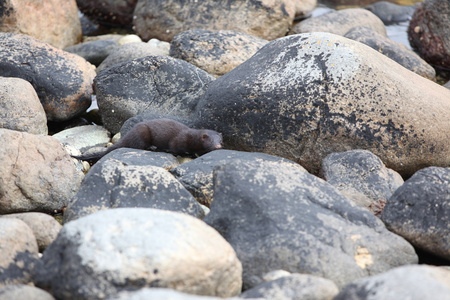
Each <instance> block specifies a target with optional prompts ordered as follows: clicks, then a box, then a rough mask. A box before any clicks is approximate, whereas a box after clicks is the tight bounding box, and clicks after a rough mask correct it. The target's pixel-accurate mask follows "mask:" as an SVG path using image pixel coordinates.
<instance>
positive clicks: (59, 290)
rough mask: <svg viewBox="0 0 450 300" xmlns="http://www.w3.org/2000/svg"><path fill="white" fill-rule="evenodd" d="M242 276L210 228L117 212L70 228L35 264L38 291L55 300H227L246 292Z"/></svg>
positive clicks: (154, 212)
mask: <svg viewBox="0 0 450 300" xmlns="http://www.w3.org/2000/svg"><path fill="white" fill-rule="evenodd" d="M80 237H81V238H80ZM241 274H242V266H241V263H240V262H239V260H238V259H237V257H236V253H235V252H234V250H233V248H232V247H231V246H230V245H229V244H228V243H227V242H226V241H225V240H224V239H223V238H222V237H221V236H220V235H219V234H218V233H217V232H216V231H215V230H213V229H212V228H211V227H209V226H207V225H206V224H205V223H204V222H202V221H200V220H198V219H196V218H193V217H191V216H188V215H185V214H180V213H174V212H169V211H163V210H158V209H150V208H118V209H111V210H106V211H101V212H98V213H95V214H92V215H89V216H86V217H84V218H80V219H78V220H75V221H72V222H70V223H68V224H66V225H64V227H63V229H62V230H61V233H60V234H59V235H58V238H57V239H56V241H55V242H54V243H52V244H51V245H50V247H49V248H47V250H46V251H45V252H44V255H43V257H42V258H41V260H40V261H39V262H38V263H37V265H36V268H35V274H34V283H35V285H36V286H38V287H41V288H44V289H46V290H48V291H50V292H51V293H52V294H53V295H54V297H55V298H57V299H67V298H68V297H67V296H66V295H70V298H72V299H99V298H108V297H110V296H113V295H115V294H117V293H118V292H121V291H125V290H130V289H137V288H141V287H154V288H156V287H159V288H170V289H175V290H178V291H181V292H185V293H190V294H198V295H209V296H217V297H224V298H225V297H231V296H234V295H236V294H238V293H239V292H240V291H241V286H242V281H241Z"/></svg>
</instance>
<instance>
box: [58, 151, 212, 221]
mask: <svg viewBox="0 0 450 300" xmlns="http://www.w3.org/2000/svg"><path fill="white" fill-rule="evenodd" d="M127 150H130V149H126V148H122V149H117V150H115V151H112V152H110V153H109V154H107V155H106V156H104V157H103V158H102V159H101V160H100V161H98V162H97V163H96V164H95V165H94V166H93V167H92V168H91V169H90V171H89V173H88V174H87V175H86V177H85V179H84V181H83V183H82V185H81V188H80V190H79V191H78V193H77V194H76V195H75V197H74V198H73V199H72V200H71V201H70V203H69V205H68V206H67V208H66V211H65V213H64V223H67V222H69V221H72V220H75V219H78V218H80V217H83V216H86V215H88V214H92V213H93V212H96V211H100V210H105V209H109V208H118V207H151V208H158V209H165V210H171V211H178V212H183V213H186V214H190V215H192V216H195V217H197V218H202V217H203V216H204V212H203V210H202V208H201V207H200V204H198V203H197V202H196V201H195V199H194V198H193V197H192V196H191V194H189V192H188V191H187V190H186V189H185V188H184V187H183V185H182V184H181V183H180V182H179V181H177V180H176V179H175V178H174V177H173V176H172V175H171V174H170V173H169V172H168V171H167V170H165V169H164V168H162V167H157V166H154V165H153V164H157V165H158V164H159V165H163V166H167V163H170V165H171V166H173V165H174V164H175V162H174V160H175V158H173V156H171V155H169V154H166V153H161V154H160V153H155V152H151V151H144V150H132V151H133V152H132V153H127V154H126V155H125V154H124V153H126V151H127ZM170 156H171V157H172V158H171V161H169V160H168V158H169V157H170Z"/></svg>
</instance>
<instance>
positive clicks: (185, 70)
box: [94, 56, 214, 134]
mask: <svg viewBox="0 0 450 300" xmlns="http://www.w3.org/2000/svg"><path fill="white" fill-rule="evenodd" d="M212 80H214V77H212V76H211V75H209V74H208V73H206V72H205V71H203V70H200V69H199V68H197V67H195V66H193V65H191V64H189V63H187V62H185V61H183V60H180V59H175V58H172V57H168V56H147V57H143V58H138V59H134V60H131V61H128V62H124V63H122V64H119V65H115V66H112V67H111V68H108V69H105V70H103V71H101V72H99V74H98V75H97V77H96V79H95V85H94V88H95V92H96V95H97V102H98V106H99V109H100V111H101V114H102V119H103V123H104V126H105V127H106V129H108V130H109V131H110V132H111V133H113V134H115V133H117V132H118V131H119V130H120V128H121V126H122V125H123V123H124V122H125V121H126V120H127V119H129V118H131V117H133V116H135V115H138V114H142V113H150V112H151V113H153V114H161V115H171V116H178V117H182V118H187V119H190V118H192V117H193V114H194V112H195V107H196V106H197V102H198V99H199V97H200V96H201V95H203V93H204V91H205V89H206V88H207V87H208V85H209V84H210V82H211V81H212Z"/></svg>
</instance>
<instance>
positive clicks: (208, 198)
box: [171, 150, 306, 207]
mask: <svg viewBox="0 0 450 300" xmlns="http://www.w3.org/2000/svg"><path fill="white" fill-rule="evenodd" d="M257 161H273V162H276V163H278V164H280V165H286V166H292V167H294V168H298V169H299V170H300V171H304V172H306V170H305V169H303V168H302V167H301V166H300V165H299V164H296V163H294V162H293V161H290V160H287V159H284V158H281V157H276V156H272V155H268V154H265V153H249V152H239V151H233V150H215V151H212V152H209V153H206V154H205V155H202V156H200V157H198V158H196V159H194V160H192V161H190V162H187V163H184V164H181V165H180V166H178V167H176V168H174V169H172V170H171V173H172V174H173V175H174V176H175V177H176V178H177V179H178V180H179V181H180V182H181V183H182V184H183V185H184V187H185V188H186V189H187V190H188V191H189V192H190V193H191V194H192V195H193V196H194V197H195V199H196V200H197V201H198V202H199V203H201V204H203V205H206V206H208V207H209V206H210V205H211V203H212V202H213V200H214V191H213V171H214V169H215V168H217V167H218V166H223V165H226V164H228V163H231V162H257Z"/></svg>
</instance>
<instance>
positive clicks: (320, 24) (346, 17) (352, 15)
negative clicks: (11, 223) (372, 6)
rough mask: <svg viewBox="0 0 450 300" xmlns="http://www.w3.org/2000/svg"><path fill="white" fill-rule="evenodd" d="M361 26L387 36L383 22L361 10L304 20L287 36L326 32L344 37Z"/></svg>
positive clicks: (349, 10)
mask: <svg viewBox="0 0 450 300" xmlns="http://www.w3.org/2000/svg"><path fill="white" fill-rule="evenodd" d="M361 24H364V26H366V27H368V28H370V29H372V30H373V31H375V32H377V33H379V34H381V35H382V36H387V35H386V28H385V27H384V24H383V22H382V21H381V20H380V19H379V18H378V17H377V16H375V15H374V14H373V13H371V12H370V11H368V10H366V9H363V8H348V9H342V10H338V11H333V12H330V13H327V14H324V15H321V16H318V17H315V18H309V19H306V20H304V21H302V22H300V23H298V24H297V25H295V26H294V27H292V29H291V31H290V32H289V34H298V33H308V32H311V33H313V32H328V33H333V34H338V35H342V36H344V35H345V34H346V33H347V32H348V31H350V30H351V29H352V28H353V27H357V26H361Z"/></svg>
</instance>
